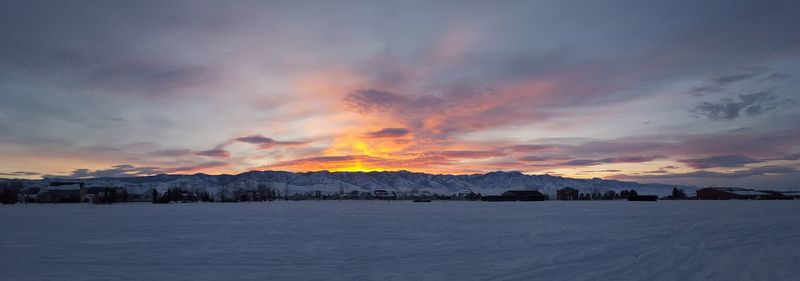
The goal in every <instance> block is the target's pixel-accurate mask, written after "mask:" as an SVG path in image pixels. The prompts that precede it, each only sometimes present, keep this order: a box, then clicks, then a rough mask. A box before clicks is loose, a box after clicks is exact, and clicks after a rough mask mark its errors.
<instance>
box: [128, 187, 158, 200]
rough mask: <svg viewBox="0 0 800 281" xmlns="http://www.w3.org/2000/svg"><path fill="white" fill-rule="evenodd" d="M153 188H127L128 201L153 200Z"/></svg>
mask: <svg viewBox="0 0 800 281" xmlns="http://www.w3.org/2000/svg"><path fill="white" fill-rule="evenodd" d="M153 190H155V189H153V188H131V189H129V190H128V201H130V202H153Z"/></svg>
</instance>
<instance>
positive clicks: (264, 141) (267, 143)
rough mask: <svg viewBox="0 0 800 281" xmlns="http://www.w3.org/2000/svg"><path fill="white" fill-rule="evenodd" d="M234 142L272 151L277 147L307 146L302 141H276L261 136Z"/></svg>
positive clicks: (248, 137)
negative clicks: (271, 149)
mask: <svg viewBox="0 0 800 281" xmlns="http://www.w3.org/2000/svg"><path fill="white" fill-rule="evenodd" d="M234 140H235V141H238V142H244V143H249V144H255V145H258V148H259V149H270V148H273V147H276V146H297V145H304V144H307V142H300V141H276V140H274V139H272V138H268V137H264V136H261V135H252V136H247V137H239V138H236V139H234Z"/></svg>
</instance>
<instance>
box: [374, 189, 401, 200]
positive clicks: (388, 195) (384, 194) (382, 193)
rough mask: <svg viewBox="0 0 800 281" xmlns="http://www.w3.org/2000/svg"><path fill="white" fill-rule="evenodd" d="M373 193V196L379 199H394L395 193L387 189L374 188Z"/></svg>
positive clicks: (395, 197)
mask: <svg viewBox="0 0 800 281" xmlns="http://www.w3.org/2000/svg"><path fill="white" fill-rule="evenodd" d="M373 193H375V198H376V199H379V200H396V199H397V194H395V193H394V191H388V190H385V189H376V190H375V191H373Z"/></svg>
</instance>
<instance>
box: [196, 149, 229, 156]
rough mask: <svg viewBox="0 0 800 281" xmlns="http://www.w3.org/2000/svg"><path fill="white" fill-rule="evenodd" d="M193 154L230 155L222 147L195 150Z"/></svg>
mask: <svg viewBox="0 0 800 281" xmlns="http://www.w3.org/2000/svg"><path fill="white" fill-rule="evenodd" d="M195 155H199V156H207V157H230V156H231V154H230V152H228V151H227V150H224V149H211V150H204V151H198V152H195Z"/></svg>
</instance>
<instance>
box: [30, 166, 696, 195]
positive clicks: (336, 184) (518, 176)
mask: <svg viewBox="0 0 800 281" xmlns="http://www.w3.org/2000/svg"><path fill="white" fill-rule="evenodd" d="M57 180H63V179H52V178H48V179H44V180H41V181H39V182H40V183H42V184H46V183H47V182H50V181H57ZM80 180H81V181H83V182H86V183H87V185H89V186H120V187H126V188H128V189H129V190H131V191H134V190H142V189H149V188H155V189H158V190H166V189H168V188H171V187H181V188H186V189H192V190H206V191H209V192H216V191H217V190H219V189H221V188H223V189H237V188H244V189H250V188H255V187H256V186H258V185H259V184H266V185H269V186H270V187H273V188H275V189H277V190H279V191H280V192H285V191H286V190H288V192H289V193H290V194H292V193H298V192H299V193H302V192H308V191H316V190H320V191H322V192H326V193H334V192H340V191H344V192H349V191H353V190H357V191H371V190H375V189H387V190H391V191H395V192H399V193H409V194H425V193H430V194H433V193H438V194H453V193H469V192H475V193H481V194H484V195H491V194H500V193H503V192H504V191H506V190H512V189H527V190H539V191H541V192H543V193H546V194H550V195H554V194H555V191H556V190H558V189H560V188H564V187H573V188H577V189H578V190H580V191H581V192H593V191H599V192H604V191H606V190H614V191H617V192H619V191H621V190H629V189H634V190H636V191H637V192H639V194H654V195H668V194H670V193H671V191H672V188H674V187H677V188H682V189H684V190H685V191H686V192H688V193H691V192H693V191H694V190H696V188H695V187H691V186H679V185H667V184H642V183H636V182H624V181H618V180H604V179H599V178H594V179H573V178H565V177H557V176H551V175H526V174H523V173H520V172H491V173H486V174H471V175H439V174H426V173H414V172H408V171H394V172H328V171H319V172H305V173H293V172H285V171H251V172H246V173H241V174H238V175H207V174H194V175H156V176H142V177H121V178H91V179H80Z"/></svg>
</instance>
